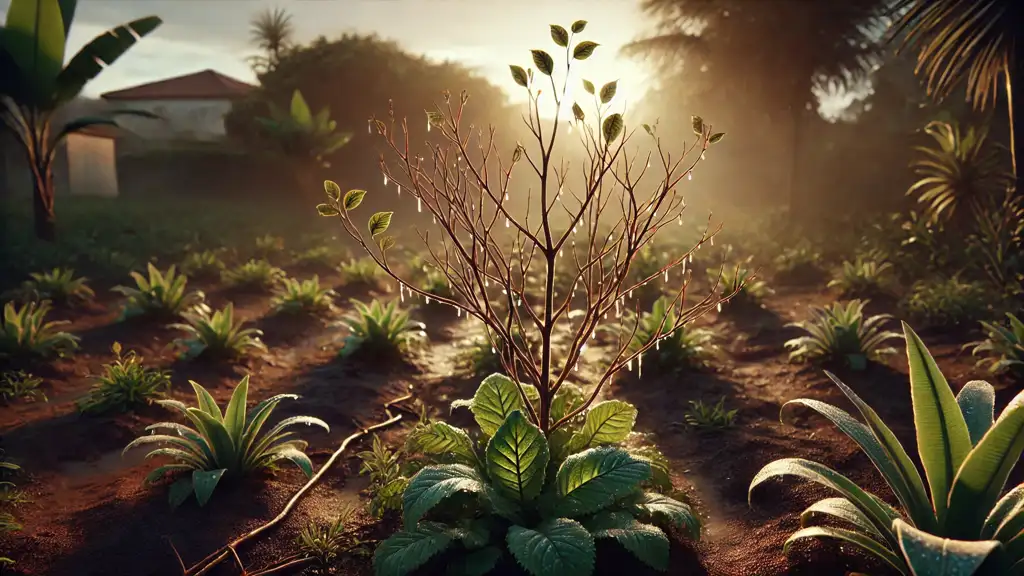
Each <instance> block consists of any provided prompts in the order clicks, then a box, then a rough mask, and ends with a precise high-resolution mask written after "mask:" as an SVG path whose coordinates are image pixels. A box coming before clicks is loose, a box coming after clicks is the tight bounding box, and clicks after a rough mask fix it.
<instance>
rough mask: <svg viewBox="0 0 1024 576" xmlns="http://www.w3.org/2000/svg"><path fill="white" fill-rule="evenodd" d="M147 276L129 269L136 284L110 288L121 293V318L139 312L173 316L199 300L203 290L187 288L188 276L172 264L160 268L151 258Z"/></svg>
mask: <svg viewBox="0 0 1024 576" xmlns="http://www.w3.org/2000/svg"><path fill="white" fill-rule="evenodd" d="M146 270H147V276H143V275H142V274H140V273H138V272H132V273H131V276H132V278H133V279H134V280H135V288H131V287H128V286H115V287H114V288H112V289H111V290H113V291H114V292H117V293H119V294H122V295H124V296H125V297H126V298H127V300H126V301H125V304H124V308H123V309H122V310H121V319H122V320H125V319H128V318H132V317H135V316H142V315H161V316H175V315H178V314H181V313H182V312H184V311H185V310H188V309H189V308H191V307H193V306H195V305H196V304H199V303H200V302H202V301H203V300H204V298H205V296H204V294H203V293H202V292H200V291H198V290H195V291H192V292H189V291H188V290H187V285H188V277H187V276H185V275H184V274H178V273H177V272H176V271H175V268H174V266H171V267H170V268H168V269H167V272H161V271H160V270H159V269H158V268H157V267H156V266H154V265H153V263H152V262H150V263H149V264H147V265H146Z"/></svg>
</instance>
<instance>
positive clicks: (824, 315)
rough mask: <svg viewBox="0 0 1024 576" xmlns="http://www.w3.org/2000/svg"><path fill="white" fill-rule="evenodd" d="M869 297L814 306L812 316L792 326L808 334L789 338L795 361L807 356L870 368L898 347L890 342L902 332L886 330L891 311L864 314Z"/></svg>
mask: <svg viewBox="0 0 1024 576" xmlns="http://www.w3.org/2000/svg"><path fill="white" fill-rule="evenodd" d="M867 303H868V301H867V300H850V301H849V302H834V303H832V304H829V305H827V306H825V307H817V306H813V307H811V309H810V311H811V318H810V319H808V320H803V321H800V322H793V323H791V324H789V325H788V326H793V327H796V328H800V329H801V330H803V331H804V332H807V335H805V336H800V337H798V338H793V339H792V340H789V341H787V342H786V349H788V350H791V352H790V353H789V359H790V361H792V362H801V361H806V360H837V361H844V362H846V363H847V365H848V366H849V367H850V368H851V369H853V370H863V369H865V368H867V363H868V361H869V360H878V359H880V358H882V357H884V356H886V355H888V354H895V353H896V349H895V348H892V347H889V346H886V345H885V343H886V342H888V341H889V340H893V339H896V338H900V337H901V336H900V335H899V334H898V333H896V332H892V331H889V330H884V329H883V327H884V325H885V323H886V322H888V321H889V320H891V319H892V316H889V315H888V314H877V315H875V316H869V317H867V318H865V317H864V306H865V305H867Z"/></svg>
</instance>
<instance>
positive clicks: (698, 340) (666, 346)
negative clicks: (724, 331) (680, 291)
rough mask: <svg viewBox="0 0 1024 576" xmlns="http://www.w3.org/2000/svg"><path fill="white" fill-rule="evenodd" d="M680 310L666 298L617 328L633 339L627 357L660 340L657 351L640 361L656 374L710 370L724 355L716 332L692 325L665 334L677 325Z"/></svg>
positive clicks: (655, 345) (653, 349)
mask: <svg viewBox="0 0 1024 576" xmlns="http://www.w3.org/2000/svg"><path fill="white" fill-rule="evenodd" d="M676 308H677V306H676V302H675V301H674V300H673V299H672V298H670V297H668V296H662V297H661V298H658V299H657V300H655V301H654V304H653V305H652V306H651V310H650V311H649V312H643V313H641V314H640V317H639V319H637V318H635V315H634V314H629V315H628V316H630V317H627V318H626V319H625V320H624V321H623V323H622V324H619V325H615V326H613V329H614V331H615V332H618V333H619V334H621V335H623V336H625V337H626V338H630V340H629V342H628V343H627V345H626V353H627V354H632V353H634V352H636V351H639V350H643V349H644V348H645V347H648V346H647V345H648V344H650V343H651V342H652V341H654V340H655V339H656V341H654V347H653V348H649V347H648V348H649V349H648V350H647V352H646V353H645V354H644V355H643V356H640V357H639V358H643V361H644V362H645V363H650V364H652V365H653V366H654V368H655V369H656V370H659V371H667V372H674V371H680V370H686V369H688V368H699V367H701V366H706V365H707V364H708V363H709V362H710V361H711V360H712V359H713V358H714V357H715V356H716V355H718V354H719V352H720V350H719V348H718V346H717V345H716V344H715V343H714V339H715V335H716V334H715V332H714V330H711V329H709V328H699V327H696V326H694V325H692V324H688V325H686V326H683V327H682V328H680V329H678V330H676V331H674V332H671V333H669V334H665V333H664V327H666V326H674V325H675V324H676V317H677V315H678V310H677V309H676Z"/></svg>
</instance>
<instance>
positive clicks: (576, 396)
mask: <svg viewBox="0 0 1024 576" xmlns="http://www.w3.org/2000/svg"><path fill="white" fill-rule="evenodd" d="M585 399H586V397H585V396H584V394H583V390H581V389H580V387H579V386H576V385H574V384H569V383H568V382H565V383H563V384H562V386H561V387H560V388H559V389H558V392H557V393H556V394H555V398H554V399H553V400H552V401H551V418H552V419H553V420H561V419H562V418H564V417H565V416H566V415H567V414H569V413H570V412H572V411H573V410H575V409H576V408H579V407H580V406H582V405H583V402H584V400H585ZM561 429H562V428H559V430H561Z"/></svg>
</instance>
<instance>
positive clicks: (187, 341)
mask: <svg viewBox="0 0 1024 576" xmlns="http://www.w3.org/2000/svg"><path fill="white" fill-rule="evenodd" d="M181 316H182V318H184V319H185V322H183V323H182V322H178V323H175V324H171V325H170V326H169V328H176V329H178V330H181V331H183V332H185V334H186V336H184V337H182V338H178V339H177V340H175V341H174V344H175V345H179V346H182V347H183V348H184V349H185V351H184V353H183V354H182V357H183V358H186V359H192V358H196V357H198V356H200V355H210V356H218V355H219V356H237V355H241V354H245V353H246V352H248V351H249V350H259V351H262V352H266V351H267V347H266V345H265V344H263V342H262V341H261V340H260V336H262V335H263V331H262V330H260V329H258V328H243V326H244V324H245V321H244V320H238V321H236V320H235V306H234V304H232V303H231V302H228V304H227V305H226V306H224V308H223V309H221V310H217V311H213V310H212V309H211V308H210V307H209V306H208V305H207V304H205V303H203V304H199V305H197V306H196V307H195V308H193V309H192V310H191V311H189V312H185V313H183V314H182V315H181Z"/></svg>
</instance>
